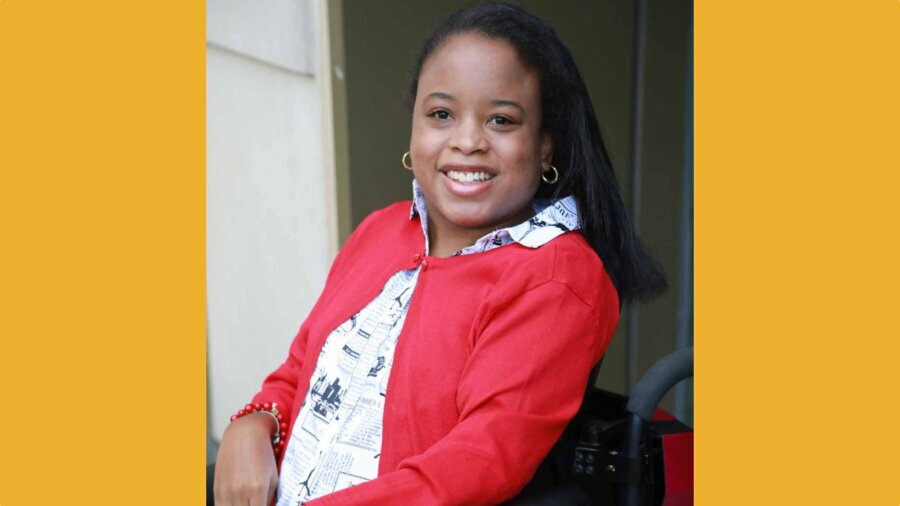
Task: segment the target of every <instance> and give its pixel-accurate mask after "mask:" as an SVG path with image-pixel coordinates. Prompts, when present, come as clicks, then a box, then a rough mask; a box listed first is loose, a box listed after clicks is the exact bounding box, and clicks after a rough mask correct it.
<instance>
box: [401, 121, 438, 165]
mask: <svg viewBox="0 0 900 506" xmlns="http://www.w3.org/2000/svg"><path fill="white" fill-rule="evenodd" d="M443 145H444V136H443V135H442V134H441V132H439V131H435V130H433V129H418V130H416V129H414V130H413V133H412V136H411V137H410V143H409V148H410V154H411V155H412V156H413V158H414V159H415V160H416V161H418V162H419V164H420V165H421V164H423V163H429V164H433V163H434V159H435V158H436V157H437V155H438V153H440V151H441V148H442V146H443Z"/></svg>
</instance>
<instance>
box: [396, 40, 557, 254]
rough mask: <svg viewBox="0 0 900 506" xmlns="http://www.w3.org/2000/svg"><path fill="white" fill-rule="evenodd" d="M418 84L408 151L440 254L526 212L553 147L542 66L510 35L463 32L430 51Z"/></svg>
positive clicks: (514, 221) (435, 251) (520, 218)
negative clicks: (545, 126) (545, 125)
mask: <svg viewBox="0 0 900 506" xmlns="http://www.w3.org/2000/svg"><path fill="white" fill-rule="evenodd" d="M459 76H466V79H460V78H459ZM418 87H419V89H418V92H417V96H418V97H420V98H418V99H417V100H416V103H415V108H414V110H413V121H412V136H411V139H410V154H411V158H412V171H413V173H414V174H415V177H416V181H418V182H419V184H420V185H421V187H422V192H423V193H424V195H425V198H426V200H427V202H428V203H429V211H430V213H431V214H430V217H431V220H432V223H431V225H432V233H431V235H432V237H431V240H432V242H431V248H432V254H433V255H435V256H447V255H450V254H451V253H453V252H455V251H458V250H459V249H461V248H463V247H464V246H467V245H468V244H471V243H472V242H474V241H475V240H476V239H477V238H478V237H480V236H482V235H484V234H486V233H488V232H490V231H492V230H494V229H497V228H503V227H508V226H511V225H515V224H517V223H520V222H522V221H524V220H526V219H528V218H529V217H530V215H531V213H532V210H531V208H530V207H529V205H528V204H529V203H530V202H531V200H532V199H533V198H534V195H535V193H536V192H537V188H538V185H539V184H540V182H541V173H542V172H544V171H547V170H549V167H550V157H551V155H552V152H553V151H552V150H553V147H552V142H551V140H550V134H549V132H547V131H544V130H542V129H541V101H540V85H539V82H538V76H537V72H536V71H535V70H534V69H532V68H529V67H526V66H525V65H524V63H523V62H522V60H521V59H520V58H519V55H518V54H517V53H516V49H515V48H514V47H512V46H511V45H509V44H508V43H506V42H504V41H502V40H497V39H491V38H488V37H485V36H483V35H479V34H477V33H463V34H459V35H456V36H454V37H452V38H450V39H449V40H447V41H446V42H445V43H444V44H442V45H441V46H440V48H438V49H437V50H436V51H435V52H434V54H433V55H432V56H431V57H430V58H429V59H428V61H427V62H426V64H425V65H424V66H423V68H422V71H421V73H420V76H419V82H418Z"/></svg>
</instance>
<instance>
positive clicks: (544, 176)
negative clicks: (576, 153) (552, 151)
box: [541, 165, 559, 184]
mask: <svg viewBox="0 0 900 506" xmlns="http://www.w3.org/2000/svg"><path fill="white" fill-rule="evenodd" d="M551 170H552V171H553V179H548V178H547V173H548V172H550V171H551ZM541 180H543V181H544V182H545V183H547V184H553V183H555V182H557V181H559V171H558V170H556V167H554V166H552V165H551V166H550V168H549V169H547V170H545V171H543V172H541Z"/></svg>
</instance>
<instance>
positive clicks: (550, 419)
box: [305, 281, 618, 506]
mask: <svg viewBox="0 0 900 506" xmlns="http://www.w3.org/2000/svg"><path fill="white" fill-rule="evenodd" d="M603 306H604V307H607V305H603ZM606 316H609V318H612V319H615V320H616V321H617V320H618V315H617V314H615V315H601V317H602V318H606ZM482 321H483V322H484V323H483V324H477V325H479V326H480V327H481V328H480V330H476V334H475V343H474V346H473V347H472V349H471V351H470V355H469V359H468V363H467V365H466V367H465V369H464V371H463V373H462V376H461V378H460V381H459V388H458V391H457V398H456V399H457V400H456V403H457V409H458V411H459V413H460V415H459V422H458V424H457V425H456V427H454V428H453V429H452V430H451V431H450V432H449V433H448V434H447V435H446V436H445V437H444V438H442V439H441V440H439V441H438V442H437V443H435V444H434V445H433V446H432V447H430V448H428V449H427V450H426V451H424V452H423V453H421V454H419V455H415V456H412V457H409V458H407V459H405V460H404V461H402V462H401V463H400V464H399V466H398V468H397V470H395V471H392V472H389V473H386V474H384V475H382V476H379V477H378V478H376V479H374V480H371V481H368V482H365V483H361V484H359V485H355V486H353V487H350V488H347V489H344V490H341V491H338V492H335V493H332V494H329V495H326V496H323V497H321V498H319V499H316V500H312V501H307V502H306V503H305V504H306V505H307V506H326V505H336V504H354V505H360V506H361V505H373V506H374V505H382V504H417V505H456V504H459V505H463V504H465V505H480V504H484V505H489V504H498V503H501V502H503V501H505V500H507V499H509V498H511V497H513V496H515V495H516V494H517V493H518V492H519V491H520V490H521V489H522V488H523V487H524V486H525V485H526V483H527V482H528V481H529V480H530V479H531V477H532V476H533V475H534V473H535V471H536V470H537V467H538V465H539V464H540V462H541V461H542V460H543V459H544V457H545V456H546V455H547V454H548V453H549V451H550V448H551V447H552V446H553V444H554V443H555V442H556V441H557V439H558V438H559V437H560V435H561V434H562V432H563V430H564V429H565V427H566V425H567V424H568V422H569V421H570V420H571V419H572V417H574V415H575V413H576V412H577V411H578V408H579V406H580V405H581V401H582V398H583V396H584V391H585V387H586V385H587V381H588V377H589V375H590V371H591V368H592V367H593V366H594V365H595V364H596V363H597V362H598V361H599V359H600V357H601V356H602V354H603V353H604V352H605V350H606V347H607V344H608V341H609V338H610V335H609V334H611V331H610V330H609V329H610V328H611V327H610V322H600V321H598V319H597V317H596V316H594V314H593V312H592V310H591V307H590V306H589V305H588V304H587V303H585V302H584V301H583V300H582V299H581V298H580V297H578V296H577V295H575V294H574V293H573V292H572V290H571V289H570V288H569V287H568V286H567V285H565V284H562V283H560V282H557V281H548V282H545V283H543V284H541V285H538V286H537V287H535V288H532V289H530V290H528V291H526V292H524V293H521V294H519V295H517V296H515V298H514V299H513V300H512V301H511V302H508V303H505V304H504V305H503V306H502V307H498V308H497V309H495V310H493V311H489V312H488V313H487V316H486V317H485V318H483V319H482ZM616 321H612V322H611V326H612V327H614V326H615V323H616ZM601 334H602V335H601ZM412 423H428V420H413V421H412Z"/></svg>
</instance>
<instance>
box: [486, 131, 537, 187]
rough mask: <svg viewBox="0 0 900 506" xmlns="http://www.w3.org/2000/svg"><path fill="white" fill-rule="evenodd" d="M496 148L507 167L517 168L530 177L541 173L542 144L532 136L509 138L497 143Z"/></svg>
mask: <svg viewBox="0 0 900 506" xmlns="http://www.w3.org/2000/svg"><path fill="white" fill-rule="evenodd" d="M495 150H496V152H497V155H498V156H499V157H500V158H501V159H502V160H503V162H504V165H506V167H507V168H510V169H516V170H518V171H520V172H522V173H523V174H527V175H528V176H529V177H530V176H532V175H535V174H540V169H541V164H540V159H541V156H540V146H538V145H537V144H536V143H535V142H534V141H533V139H532V138H531V137H526V136H522V137H520V138H516V139H508V140H507V141H506V142H501V143H498V144H496V145H495ZM536 177H539V176H536Z"/></svg>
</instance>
